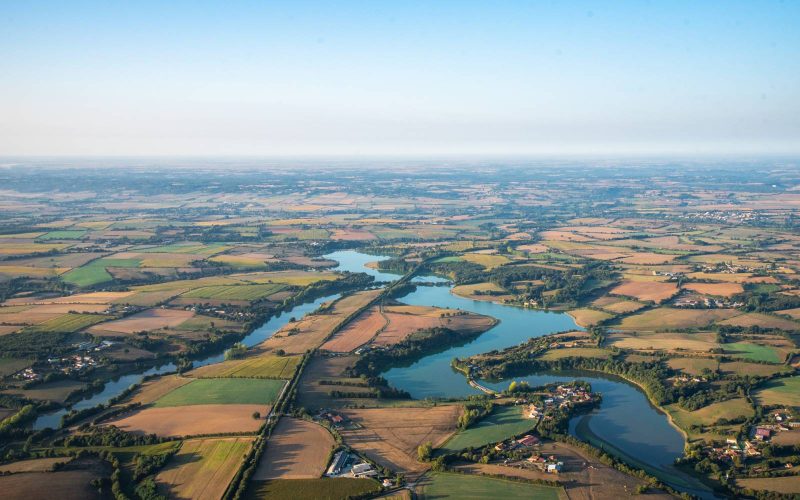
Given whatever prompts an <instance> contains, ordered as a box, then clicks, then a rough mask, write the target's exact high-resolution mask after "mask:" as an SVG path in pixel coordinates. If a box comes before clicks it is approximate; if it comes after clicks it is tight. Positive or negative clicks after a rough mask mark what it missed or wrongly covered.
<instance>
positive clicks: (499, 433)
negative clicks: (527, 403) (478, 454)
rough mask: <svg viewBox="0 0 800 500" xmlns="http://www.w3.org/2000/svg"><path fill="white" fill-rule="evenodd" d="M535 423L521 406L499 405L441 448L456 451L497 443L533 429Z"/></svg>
mask: <svg viewBox="0 0 800 500" xmlns="http://www.w3.org/2000/svg"><path fill="white" fill-rule="evenodd" d="M535 424H536V420H534V419H530V418H525V417H524V416H523V415H522V409H521V408H520V407H518V406H499V407H497V408H495V409H494V410H493V411H492V413H491V414H490V415H489V416H488V417H486V418H484V419H483V420H481V421H480V422H478V423H477V424H475V425H473V426H472V427H470V428H468V429H466V430H463V431H461V432H459V433H458V434H456V435H455V436H453V437H452V438H450V439H449V440H448V441H447V442H446V443H444V445H442V448H441V449H442V450H444V451H446V452H456V451H459V450H463V449H464V448H469V447H470V446H471V447H473V448H476V447H478V446H483V445H486V444H489V443H497V442H499V441H503V440H505V439H508V438H510V437H512V436H517V435H519V434H523V433H525V432H527V431H529V430H531V429H532V428H533V426H534V425H535Z"/></svg>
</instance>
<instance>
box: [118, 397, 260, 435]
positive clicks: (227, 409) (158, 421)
mask: <svg viewBox="0 0 800 500" xmlns="http://www.w3.org/2000/svg"><path fill="white" fill-rule="evenodd" d="M256 411H257V412H259V413H261V415H262V417H263V416H264V415H266V414H267V413H268V412H269V406H267V405H254V404H238V405H237V404H210V405H191V406H171V407H166V408H157V407H148V408H144V409H141V410H135V411H133V412H132V413H128V414H125V415H124V416H123V417H122V418H119V419H117V420H114V421H111V422H108V423H107V424H105V425H113V426H115V427H118V428H119V429H122V430H123V431H126V432H133V433H136V434H140V435H141V434H156V435H158V436H162V437H180V436H193V435H198V434H224V433H228V432H256V431H257V430H258V429H259V427H261V425H262V424H263V423H264V420H263V418H261V419H254V418H253V412H256Z"/></svg>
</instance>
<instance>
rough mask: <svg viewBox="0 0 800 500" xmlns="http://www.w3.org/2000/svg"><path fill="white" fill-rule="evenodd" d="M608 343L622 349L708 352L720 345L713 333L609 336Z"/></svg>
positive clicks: (620, 334) (616, 334)
mask: <svg viewBox="0 0 800 500" xmlns="http://www.w3.org/2000/svg"><path fill="white" fill-rule="evenodd" d="M608 343H609V344H610V345H613V346H616V347H619V348H620V349H633V350H647V351H649V350H663V351H676V350H683V351H696V352H708V351H709V350H710V349H717V348H719V347H720V345H719V344H718V343H717V341H716V336H715V334H713V333H647V334H639V335H636V336H631V335H627V334H623V333H612V334H611V335H609V339H608Z"/></svg>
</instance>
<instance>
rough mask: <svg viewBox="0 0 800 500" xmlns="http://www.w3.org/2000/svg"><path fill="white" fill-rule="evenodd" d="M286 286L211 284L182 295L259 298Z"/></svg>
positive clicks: (234, 298)
mask: <svg viewBox="0 0 800 500" xmlns="http://www.w3.org/2000/svg"><path fill="white" fill-rule="evenodd" d="M285 288H286V287H285V286H284V285H281V284H272V285H270V284H265V285H235V286H225V285H222V286H209V287H203V288H195V289H194V290H191V291H189V292H186V293H184V294H183V295H182V297H189V298H199V299H214V300H258V299H261V298H264V297H267V296H269V295H272V294H273V293H277V292H280V291H281V290H283V289H285Z"/></svg>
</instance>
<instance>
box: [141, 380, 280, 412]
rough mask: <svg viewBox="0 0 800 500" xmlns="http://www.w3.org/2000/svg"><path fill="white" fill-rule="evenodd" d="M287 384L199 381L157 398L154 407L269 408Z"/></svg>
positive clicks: (255, 381) (251, 381)
mask: <svg viewBox="0 0 800 500" xmlns="http://www.w3.org/2000/svg"><path fill="white" fill-rule="evenodd" d="M285 383H286V382H284V381H282V380H271V379H242V378H230V379H224V378H214V379H196V380H194V381H192V382H190V383H188V384H185V385H182V386H180V387H176V388H175V389H173V390H172V391H170V392H168V393H167V394H165V395H164V396H162V397H161V398H159V399H157V400H156V402H155V406H156V407H159V408H164V407H169V406H186V405H212V404H231V405H235V404H243V405H255V404H261V405H267V404H272V403H273V402H274V401H275V399H277V397H278V394H279V393H280V391H281V389H283V386H284V384H285Z"/></svg>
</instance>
